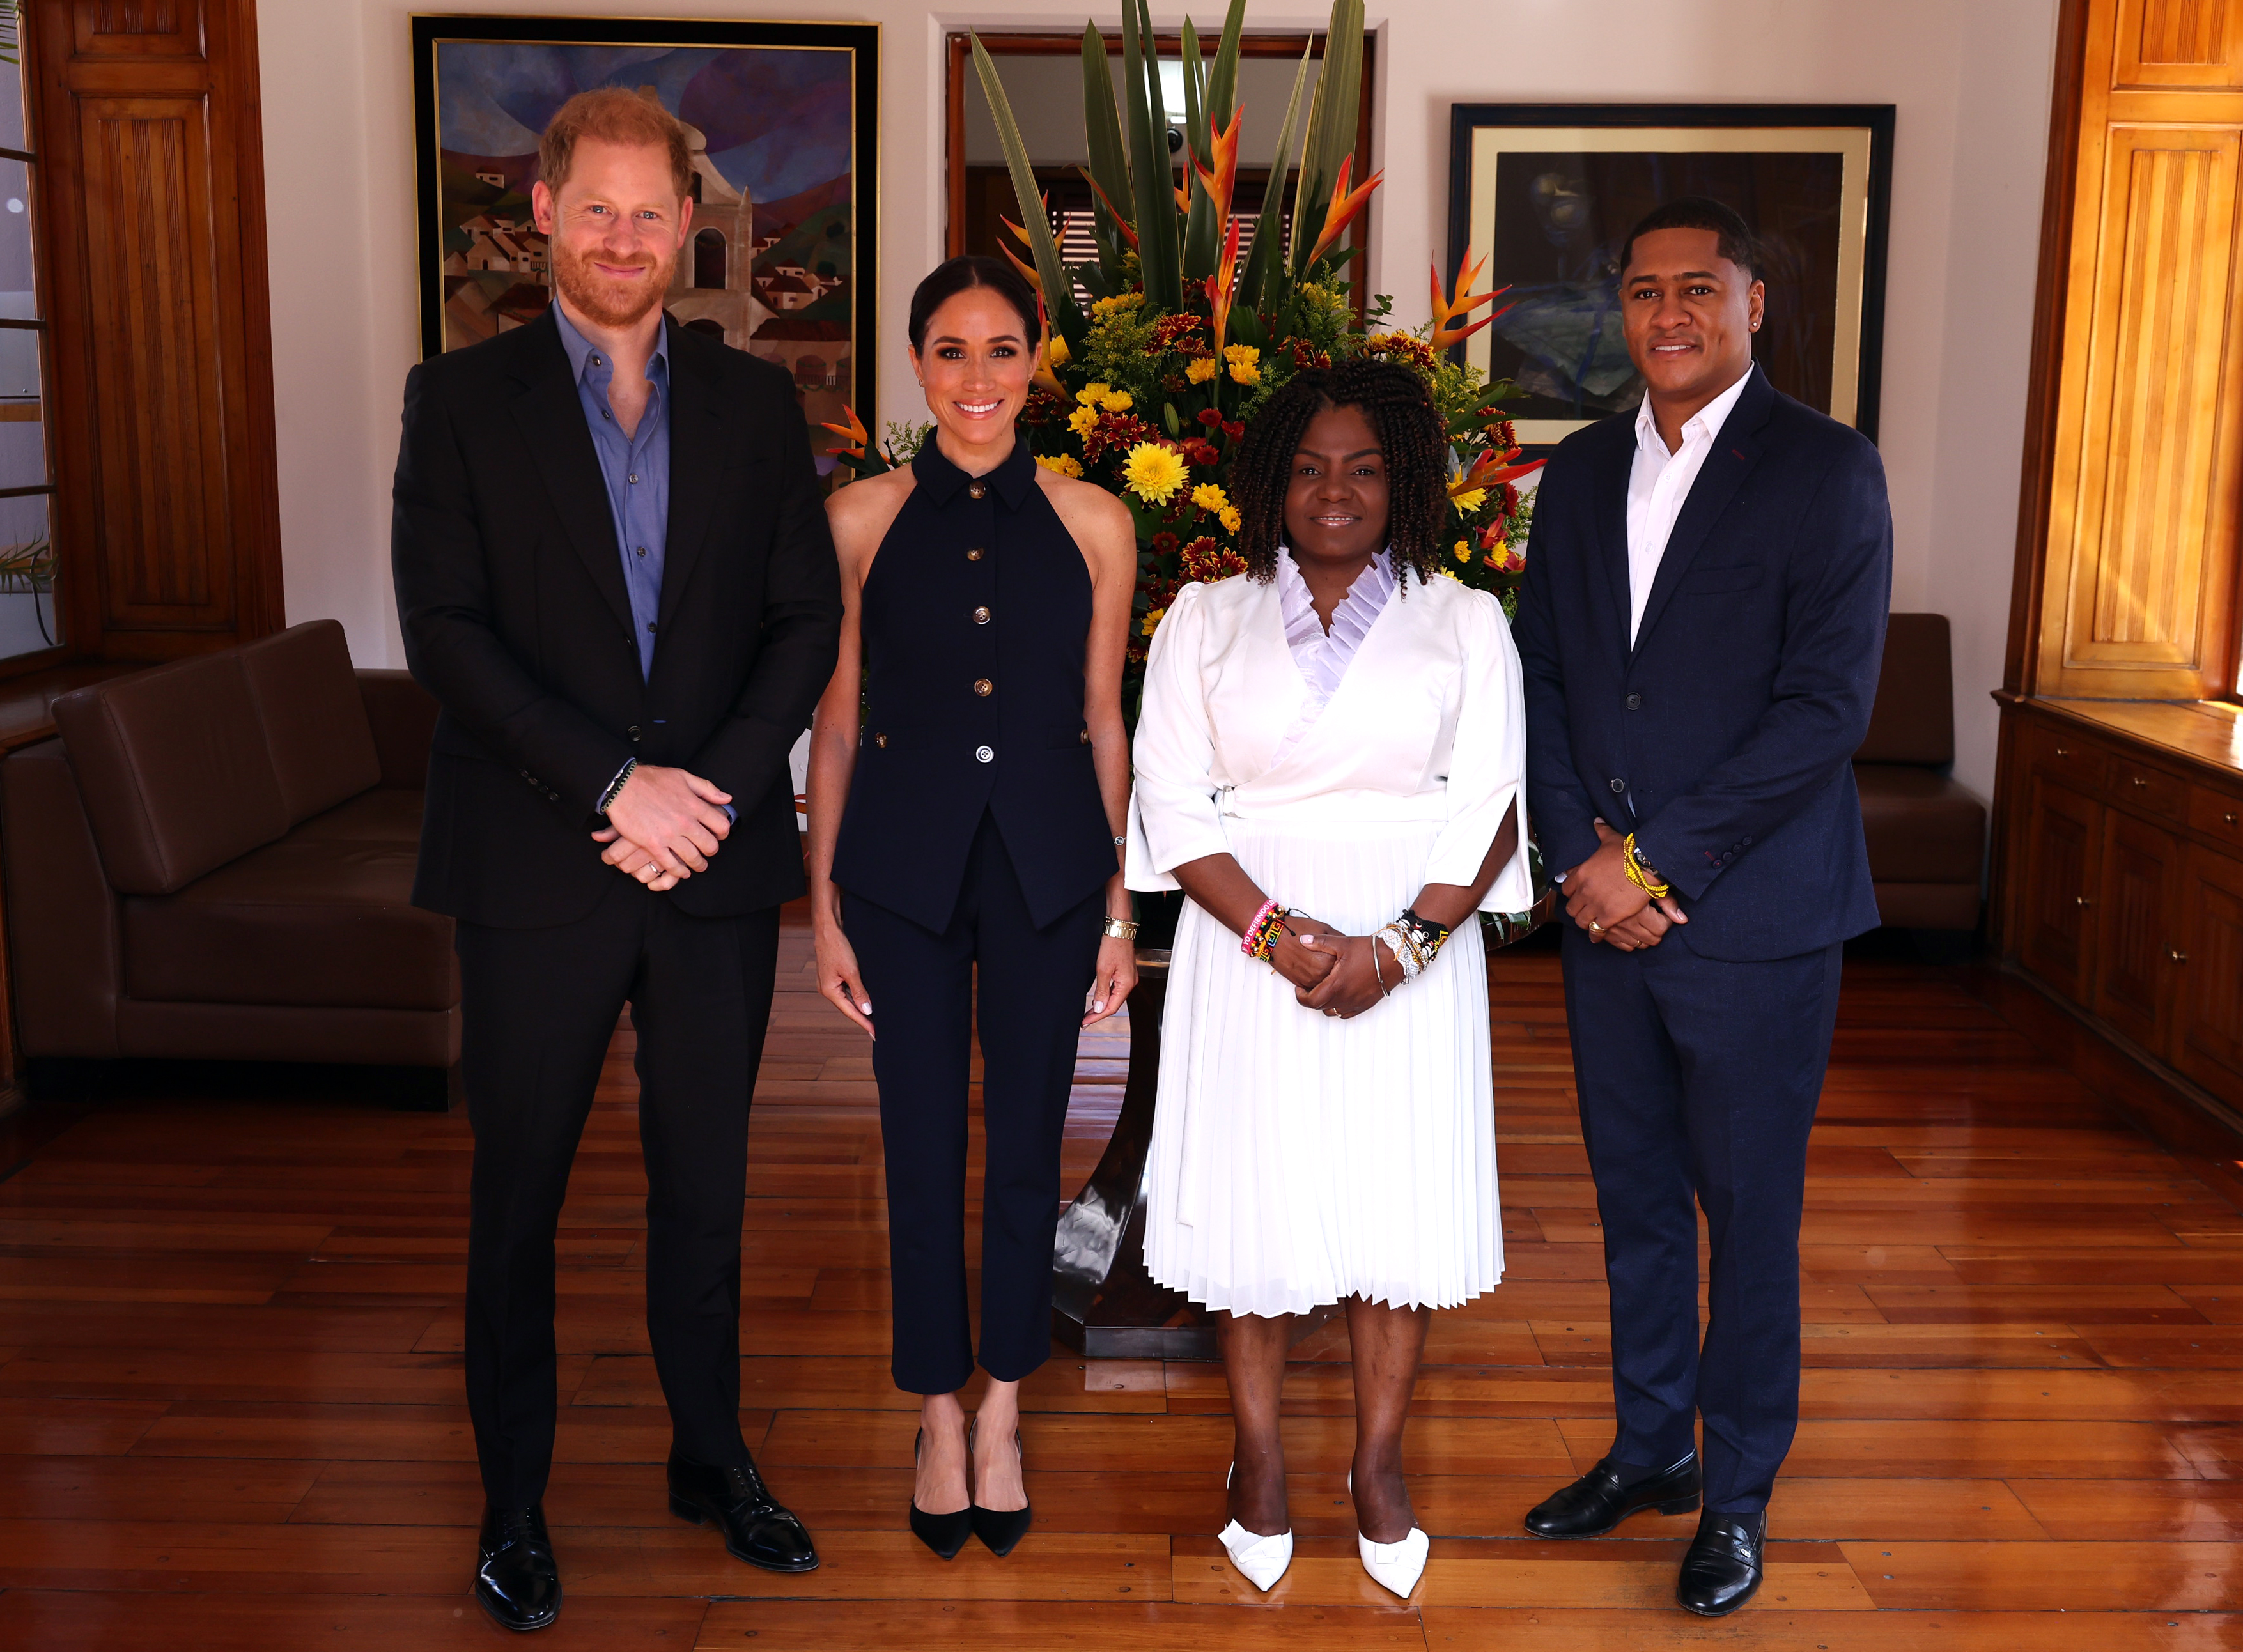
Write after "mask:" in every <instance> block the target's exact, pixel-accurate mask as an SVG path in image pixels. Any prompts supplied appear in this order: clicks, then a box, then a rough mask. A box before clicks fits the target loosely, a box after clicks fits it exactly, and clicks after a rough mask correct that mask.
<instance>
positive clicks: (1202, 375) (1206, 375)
mask: <svg viewBox="0 0 2243 1652" xmlns="http://www.w3.org/2000/svg"><path fill="white" fill-rule="evenodd" d="M1222 371H1223V364H1222V363H1221V362H1219V361H1217V360H1216V359H1215V358H1214V357H1213V356H1201V357H1199V358H1198V359H1196V360H1195V361H1193V363H1192V364H1191V365H1190V366H1188V367H1186V368H1185V369H1184V377H1185V378H1187V379H1190V380H1191V382H1192V383H1194V384H1196V385H1203V384H1205V383H1207V382H1208V381H1209V379H1213V378H1214V377H1215V375H1216V374H1217V373H1221V372H1222Z"/></svg>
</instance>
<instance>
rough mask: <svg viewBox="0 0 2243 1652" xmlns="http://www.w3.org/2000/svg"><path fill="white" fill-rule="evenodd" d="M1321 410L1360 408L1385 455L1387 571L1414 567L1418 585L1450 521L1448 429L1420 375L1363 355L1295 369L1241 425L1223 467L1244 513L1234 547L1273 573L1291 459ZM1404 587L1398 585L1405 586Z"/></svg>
mask: <svg viewBox="0 0 2243 1652" xmlns="http://www.w3.org/2000/svg"><path fill="white" fill-rule="evenodd" d="M1328 407H1356V408H1359V409H1361V410H1362V413H1363V415H1364V418H1365V419H1367V420H1370V421H1371V432H1372V433H1373V434H1375V435H1376V436H1377V438H1378V446H1379V448H1380V451H1381V452H1383V453H1384V454H1385V457H1386V479H1387V517H1386V540H1387V543H1388V545H1389V546H1390V547H1391V548H1392V551H1393V554H1394V565H1395V572H1396V573H1397V574H1399V573H1400V572H1401V570H1402V569H1403V568H1404V567H1408V568H1414V569H1415V570H1416V571H1417V574H1418V578H1419V579H1420V580H1421V581H1422V580H1430V579H1431V578H1432V577H1433V574H1434V572H1435V570H1437V569H1438V567H1440V565H1441V533H1442V530H1443V528H1444V527H1446V525H1447V522H1448V508H1449V497H1448V492H1449V490H1448V473H1449V468H1448V463H1449V436H1448V428H1447V426H1446V425H1445V422H1444V421H1443V420H1442V418H1441V415H1440V413H1439V412H1438V409H1436V408H1435V407H1434V406H1433V399H1432V395H1431V393H1430V392H1429V391H1427V389H1426V388H1425V380H1424V379H1420V378H1419V377H1418V375H1417V374H1416V373H1412V372H1411V370H1410V369H1409V368H1407V367H1404V366H1398V365H1397V364H1396V363H1394V362H1391V361H1381V360H1378V359H1376V358H1373V357H1368V356H1356V357H1352V358H1351V359H1348V360H1346V361H1343V362H1341V363H1340V364H1339V365H1338V366H1333V367H1319V368H1313V369H1310V371H1308V372H1305V373H1298V374H1297V375H1296V376H1294V377H1293V378H1292V379H1288V380H1287V381H1286V382H1285V384H1284V385H1283V386H1282V387H1281V388H1280V389H1278V390H1277V391H1276V393H1274V394H1273V395H1271V396H1270V400H1268V401H1266V402H1264V403H1263V405H1262V410H1261V411H1260V412H1259V413H1256V415H1255V417H1254V421H1253V423H1251V424H1249V426H1247V427H1246V434H1245V435H1244V437H1243V438H1242V439H1241V440H1240V441H1239V444H1238V458H1237V462H1236V465H1235V467H1233V470H1232V473H1231V500H1232V502H1233V503H1234V504H1236V506H1237V507H1238V514H1239V516H1240V518H1241V519H1242V520H1241V521H1240V523H1239V529H1238V551H1239V554H1240V555H1241V556H1242V557H1243V558H1244V559H1245V561H1246V571H1247V573H1248V574H1249V575H1250V576H1251V577H1252V578H1254V579H1257V580H1261V581H1265V582H1266V581H1270V580H1273V579H1275V578H1276V577H1277V547H1278V545H1279V543H1280V542H1281V541H1283V538H1284V534H1285V494H1286V491H1287V489H1288V487H1290V483H1291V480H1292V472H1293V455H1294V454H1295V453H1297V451H1299V448H1300V446H1301V439H1302V438H1303V436H1304V435H1306V434H1307V433H1308V428H1309V424H1310V420H1313V419H1315V418H1316V416H1317V414H1318V413H1322V412H1324V410H1325V409H1326V408H1328ZM1408 585H1409V581H1406V580H1405V581H1403V586H1404V589H1407V588H1408Z"/></svg>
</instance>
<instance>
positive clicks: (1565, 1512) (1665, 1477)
mask: <svg viewBox="0 0 2243 1652" xmlns="http://www.w3.org/2000/svg"><path fill="white" fill-rule="evenodd" d="M1697 1507H1698V1454H1697V1453H1696V1452H1692V1453H1691V1454H1689V1455H1688V1456H1687V1457H1685V1458H1684V1459H1683V1460H1682V1461H1681V1462H1679V1463H1676V1464H1675V1465H1674V1467H1672V1468H1668V1469H1665V1470H1663V1471H1662V1472H1660V1473H1659V1474H1654V1475H1653V1476H1652V1477H1651V1478H1650V1479H1648V1480H1639V1481H1636V1482H1635V1483H1634V1484H1633V1485H1632V1486H1623V1485H1622V1484H1621V1483H1620V1474H1619V1472H1618V1471H1617V1470H1616V1469H1614V1468H1613V1466H1612V1459H1611V1458H1609V1457H1606V1458H1602V1459H1600V1461H1598V1463H1597V1466H1596V1467H1594V1468H1592V1469H1590V1470H1589V1472H1588V1473H1587V1474H1583V1475H1582V1476H1581V1477H1580V1479H1579V1480H1577V1481H1574V1482H1573V1484H1572V1485H1570V1486H1568V1487H1566V1489H1565V1490H1563V1491H1561V1492H1559V1493H1556V1494H1554V1495H1553V1496H1550V1497H1547V1498H1545V1499H1544V1500H1543V1501H1541V1502H1539V1503H1537V1504H1535V1505H1534V1507H1533V1508H1532V1509H1530V1510H1529V1511H1528V1512H1527V1515H1526V1529H1527V1530H1528V1531H1530V1532H1532V1533H1533V1534H1535V1536H1537V1537H1602V1536H1603V1535H1604V1534H1606V1532H1608V1531H1610V1530H1612V1529H1613V1527H1615V1526H1617V1525H1619V1524H1620V1521H1624V1520H1626V1519H1627V1517H1628V1516H1629V1515H1630V1514H1641V1513H1642V1512H1643V1511H1644V1510H1645V1509H1647V1508H1655V1509H1657V1510H1658V1511H1659V1512H1660V1514H1689V1513H1691V1512H1692V1511H1693V1510H1694V1509H1695V1508H1697Z"/></svg>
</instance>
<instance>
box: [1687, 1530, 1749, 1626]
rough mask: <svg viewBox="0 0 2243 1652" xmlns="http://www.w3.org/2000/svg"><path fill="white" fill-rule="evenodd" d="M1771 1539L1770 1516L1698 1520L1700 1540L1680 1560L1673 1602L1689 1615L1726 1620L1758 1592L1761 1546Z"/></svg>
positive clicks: (1696, 1540) (1691, 1545) (1696, 1538)
mask: <svg viewBox="0 0 2243 1652" xmlns="http://www.w3.org/2000/svg"><path fill="white" fill-rule="evenodd" d="M1767 1537H1768V1516H1767V1515H1766V1514H1714V1512H1713V1511H1711V1510H1710V1509H1709V1510H1708V1511H1707V1512H1706V1513H1705V1514H1701V1516H1699V1519H1698V1534H1697V1535H1696V1536H1695V1537H1694V1538H1692V1539H1691V1540H1690V1551H1689V1553H1688V1554H1687V1555H1683V1557H1682V1572H1681V1576H1679V1577H1677V1578H1676V1579H1675V1581H1674V1598H1675V1600H1676V1601H1677V1602H1679V1603H1680V1604H1681V1607H1682V1609H1683V1610H1684V1611H1686V1612H1695V1613H1696V1614H1697V1615H1699V1616H1700V1617H1727V1616H1728V1615H1729V1614H1730V1613H1732V1612H1734V1611H1735V1610H1736V1609H1737V1608H1739V1607H1741V1606H1742V1605H1743V1604H1744V1603H1745V1602H1747V1601H1749V1600H1750V1599H1752V1597H1753V1593H1754V1591H1755V1590H1756V1589H1758V1588H1760V1573H1761V1566H1760V1551H1761V1544H1762V1543H1763V1542H1764V1541H1766V1540H1767Z"/></svg>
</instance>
